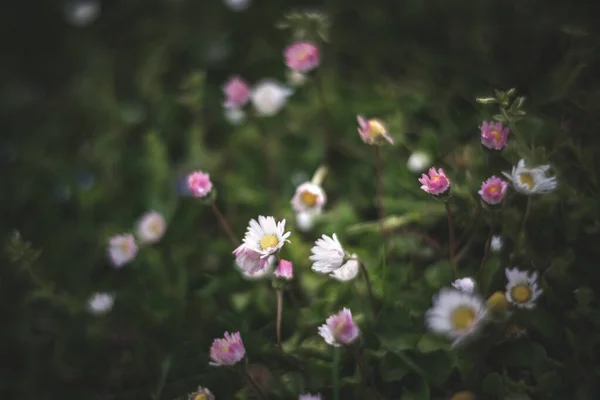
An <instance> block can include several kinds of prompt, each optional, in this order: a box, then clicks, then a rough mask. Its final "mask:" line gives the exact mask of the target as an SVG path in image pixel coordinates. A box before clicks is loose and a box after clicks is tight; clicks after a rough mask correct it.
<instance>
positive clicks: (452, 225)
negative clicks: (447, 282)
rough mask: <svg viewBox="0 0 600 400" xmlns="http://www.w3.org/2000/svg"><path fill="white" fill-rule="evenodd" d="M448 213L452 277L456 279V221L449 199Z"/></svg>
mask: <svg viewBox="0 0 600 400" xmlns="http://www.w3.org/2000/svg"><path fill="white" fill-rule="evenodd" d="M444 205H445V206H446V214H448V235H449V236H450V265H451V266H452V279H456V259H455V258H454V250H455V249H454V244H455V243H454V223H453V221H452V211H450V204H449V203H448V201H445V202H444Z"/></svg>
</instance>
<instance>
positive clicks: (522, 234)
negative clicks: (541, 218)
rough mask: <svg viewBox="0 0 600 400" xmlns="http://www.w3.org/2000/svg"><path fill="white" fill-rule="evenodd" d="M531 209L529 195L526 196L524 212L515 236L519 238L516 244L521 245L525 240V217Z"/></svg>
mask: <svg viewBox="0 0 600 400" xmlns="http://www.w3.org/2000/svg"><path fill="white" fill-rule="evenodd" d="M530 210H531V196H527V205H526V206H525V214H523V219H521V224H520V225H519V233H518V234H517V238H518V240H519V242H518V245H519V246H521V245H523V241H524V240H525V224H526V223H527V218H528V217H529V211H530Z"/></svg>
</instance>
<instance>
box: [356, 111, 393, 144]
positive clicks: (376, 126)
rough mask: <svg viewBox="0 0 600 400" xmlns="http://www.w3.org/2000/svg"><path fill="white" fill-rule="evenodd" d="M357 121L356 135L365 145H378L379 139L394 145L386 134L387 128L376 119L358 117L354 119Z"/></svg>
mask: <svg viewBox="0 0 600 400" xmlns="http://www.w3.org/2000/svg"><path fill="white" fill-rule="evenodd" d="M356 120H357V121H358V133H359V134H360V138H361V139H362V140H363V142H365V143H367V144H379V143H381V138H383V139H385V140H387V141H388V142H389V143H390V144H394V140H393V139H392V138H391V136H390V135H389V134H388V131H387V128H386V127H385V125H384V124H383V122H381V121H380V120H378V119H369V120H367V119H365V118H363V117H362V116H360V115H358V116H357V117H356Z"/></svg>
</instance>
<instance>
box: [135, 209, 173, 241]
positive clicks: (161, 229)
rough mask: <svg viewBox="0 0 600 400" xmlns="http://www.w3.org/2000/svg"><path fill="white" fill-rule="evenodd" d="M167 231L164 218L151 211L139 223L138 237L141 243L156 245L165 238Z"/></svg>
mask: <svg viewBox="0 0 600 400" xmlns="http://www.w3.org/2000/svg"><path fill="white" fill-rule="evenodd" d="M166 229H167V224H166V222H165V219H164V218H163V216H162V215H160V214H159V213H157V212H156V211H149V212H147V213H146V214H144V215H143V216H142V218H140V220H139V221H138V224H137V236H138V239H139V241H140V243H156V242H158V241H159V240H160V238H162V237H163V235H164V234H165V230H166Z"/></svg>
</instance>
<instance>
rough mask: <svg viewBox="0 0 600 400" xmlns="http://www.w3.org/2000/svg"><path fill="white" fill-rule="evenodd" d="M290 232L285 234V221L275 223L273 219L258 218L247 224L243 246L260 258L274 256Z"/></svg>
mask: <svg viewBox="0 0 600 400" xmlns="http://www.w3.org/2000/svg"><path fill="white" fill-rule="evenodd" d="M290 235H291V232H285V219H284V220H282V221H280V222H277V221H275V218H273V217H263V216H262V215H261V216H259V217H258V222H256V220H254V219H252V220H250V223H249V224H248V229H247V230H246V236H245V237H244V244H245V245H246V247H247V248H248V249H250V250H254V251H255V252H257V253H260V255H261V257H262V258H265V257H268V256H270V255H271V254H275V253H276V252H278V251H279V249H281V248H282V247H283V245H284V244H285V242H289V240H287V238H288V237H290Z"/></svg>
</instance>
